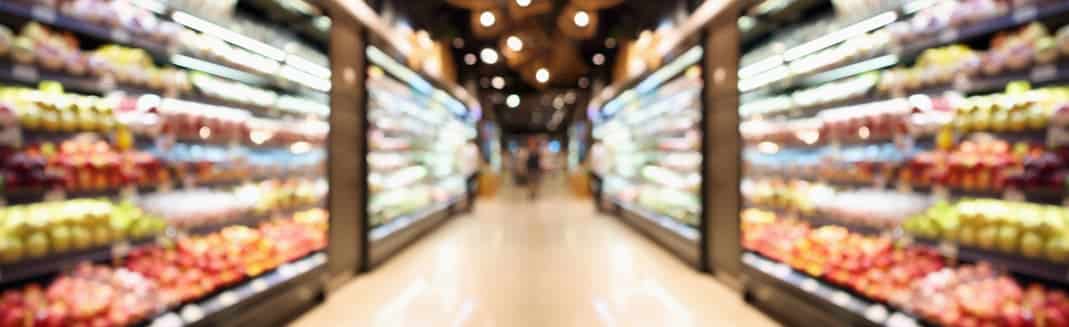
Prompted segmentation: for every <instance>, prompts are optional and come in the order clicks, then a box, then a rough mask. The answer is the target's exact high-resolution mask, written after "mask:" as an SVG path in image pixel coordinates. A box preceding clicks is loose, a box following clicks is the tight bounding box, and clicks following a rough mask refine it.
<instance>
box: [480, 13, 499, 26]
mask: <svg viewBox="0 0 1069 327" xmlns="http://www.w3.org/2000/svg"><path fill="white" fill-rule="evenodd" d="M496 22H497V17H495V16H494V13H493V12H490V11H489V10H486V11H483V13H481V14H479V24H482V25H483V27H490V26H494V23H496Z"/></svg>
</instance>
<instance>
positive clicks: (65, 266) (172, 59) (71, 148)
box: [0, 0, 330, 326]
mask: <svg viewBox="0 0 1069 327" xmlns="http://www.w3.org/2000/svg"><path fill="white" fill-rule="evenodd" d="M139 3H140V2H139ZM153 3H156V2H153ZM157 4H159V3H157ZM170 4H178V1H172V2H170ZM94 5H96V4H94ZM100 5H102V6H103V5H111V4H100ZM95 9H100V10H103V9H102V8H95ZM108 9H109V10H110V9H111V7H108ZM127 9H130V8H127ZM131 10H134V9H131ZM138 10H139V9H138ZM68 13H70V14H68ZM134 14H137V15H146V16H142V17H139V18H145V19H150V18H151V19H154V20H158V21H159V22H160V24H171V27H174V28H176V29H179V30H187V29H188V30H193V31H196V32H201V33H205V34H210V33H217V32H218V33H223V34H227V37H223V38H221V39H224V40H222V41H220V42H219V44H217V45H213V46H222V47H228V48H227V49H229V50H232V51H236V50H235V49H240V51H244V52H246V53H247V55H251V56H260V57H263V58H261V59H263V60H270V61H271V63H273V64H275V65H277V69H275V70H274V71H273V72H270V73H268V72H256V71H253V70H251V69H248V67H249V66H248V65H245V66H246V68H242V67H241V65H239V64H234V62H233V61H231V62H225V61H224V60H222V59H220V60H216V59H213V58H214V57H212V56H210V55H205V54H195V53H192V52H191V51H188V50H182V47H181V46H180V45H179V44H178V43H176V44H166V43H168V42H164V41H163V39H165V37H156V36H153V37H149V35H147V34H141V33H140V32H135V30H134V29H126V28H125V27H122V26H123V25H115V26H111V25H108V24H104V23H97V22H94V21H91V20H89V19H85V18H82V17H76V16H75V15H78V14H77V13H76V12H73V11H71V12H65V11H61V10H59V9H57V8H52V7H49V6H47V5H44V4H38V3H33V2H31V1H21V0H15V1H3V2H0V25H2V26H3V27H4V28H6V29H12V30H15V31H16V33H15V34H19V35H17V37H26V36H25V35H23V32H22V31H23V27H25V26H28V25H31V24H33V26H34V28H37V27H39V26H40V28H38V29H37V31H42V30H43V32H41V33H46V34H48V35H44V36H41V37H55V35H59V34H60V33H62V34H63V35H64V37H67V38H69V41H70V42H71V44H72V45H73V46H72V48H71V49H62V51H63V53H62V54H65V55H66V54H70V55H72V56H73V57H71V58H66V57H64V58H63V59H64V60H84V61H86V65H88V62H89V61H90V60H89V55H90V51H91V50H90V49H88V48H89V47H92V48H95V49H96V50H100V49H102V48H107V46H109V45H121V46H125V47H128V48H127V49H124V50H122V51H130V52H133V51H143V52H144V53H145V54H147V56H146V57H147V59H146V60H147V61H150V62H148V63H141V62H138V63H137V64H136V65H135V64H130V65H129V66H130V67H126V66H125V65H124V67H123V68H124V69H126V68H129V69H138V70H137V71H136V72H133V73H136V74H163V73H160V72H162V71H164V70H166V71H167V72H168V73H170V72H175V74H179V73H180V74H187V75H182V76H185V77H189V78H192V77H190V76H192V75H196V76H198V77H203V76H209V75H210V76H213V77H211V78H212V79H207V80H204V79H202V80H201V82H203V83H214V84H200V82H194V81H191V80H187V81H186V83H187V84H185V85H184V86H188V88H184V87H177V86H175V85H167V84H168V83H169V82H168V83H165V82H158V81H148V82H146V81H145V80H149V78H145V80H142V81H140V82H119V81H117V78H116V75H110V74H117V72H114V71H110V70H109V71H107V72H101V71H94V70H91V69H85V70H86V71H85V72H79V71H78V69H75V68H72V67H71V66H72V65H75V64H71V63H69V62H65V63H64V64H63V65H62V67H63V69H61V70H56V69H49V68H46V67H56V66H55V65H48V62H47V61H45V60H44V59H41V56H40V53H39V51H44V50H42V49H41V48H39V47H38V45H39V44H35V46H34V47H31V48H30V49H29V50H30V54H31V55H33V60H26V58H25V57H16V56H15V55H14V54H11V53H10V52H8V53H6V54H5V55H3V56H0V88H3V89H4V90H3V91H4V92H2V93H3V98H2V99H0V108H3V110H2V111H3V114H5V115H8V116H10V117H12V118H15V119H12V121H13V124H14V126H5V131H7V132H12V135H13V134H16V133H17V134H19V136H20V139H21V141H22V142H21V144H17V146H11V145H16V144H8V146H9V147H10V148H12V149H11V150H12V151H10V152H5V153H4V155H3V158H0V169H2V170H3V173H2V174H0V175H2V180H3V184H4V187H3V193H2V194H0V197H2V200H3V201H4V204H5V205H6V207H5V208H4V209H5V210H6V211H5V215H4V217H2V218H0V220H3V221H4V225H5V230H4V231H2V233H0V238H2V241H0V243H3V244H2V246H0V248H2V249H0V252H3V257H4V258H3V263H2V264H0V285H3V287H4V291H5V292H11V293H13V294H19V292H27V290H32V289H35V288H36V289H41V288H43V289H49V288H52V287H63V285H64V284H63V283H69V282H70V281H72V280H76V281H82V282H87V276H86V274H87V271H92V273H94V274H98V275H97V277H94V278H95V279H100V278H105V279H106V278H111V277H100V276H101V275H100V274H107V275H108V276H111V275H113V274H125V275H124V276H125V277H123V278H125V279H130V278H133V277H136V278H135V281H136V283H142V284H141V285H142V286H144V289H145V290H149V292H153V294H148V295H150V296H148V298H151V299H152V301H157V300H158V299H163V298H168V297H167V296H174V294H175V293H168V292H175V290H176V289H177V290H180V291H182V292H187V293H183V295H182V297H181V299H182V300H181V301H176V302H175V301H171V300H167V301H159V305H158V306H157V307H154V308H149V310H148V311H145V312H138V311H131V312H130V314H131V315H132V317H133V319H132V320H130V321H121V322H114V323H116V324H119V325H138V326H220V325H249V324H251V325H274V324H278V323H279V322H281V321H287V320H288V319H290V318H291V316H292V315H293V314H295V313H296V312H297V310H299V309H301V308H307V307H308V306H309V305H311V304H314V303H316V302H318V301H319V300H320V299H321V296H322V294H323V291H324V290H323V286H322V281H323V280H324V276H325V274H326V272H325V266H326V262H327V256H326V254H325V253H324V252H323V251H324V250H325V248H324V247H325V244H326V242H327V240H326V232H327V231H326V229H327V226H326V225H327V224H328V222H327V221H326V216H327V212H326V211H325V210H324V208H325V206H326V200H325V196H326V194H322V192H328V194H329V186H324V185H325V184H322V183H323V181H322V179H321V178H323V177H324V176H323V175H324V173H325V169H323V167H324V166H325V165H324V160H325V155H322V152H323V151H324V150H323V147H324V145H323V144H324V141H323V138H325V135H326V133H327V130H326V129H329V127H328V125H327V122H326V121H325V119H326V118H327V117H329V114H330V112H329V107H328V105H327V104H326V100H325V99H326V98H327V94H326V93H325V92H326V91H328V90H329V89H330V81H329V73H330V71H329V69H327V68H326V67H322V65H321V64H316V63H314V62H313V61H312V60H308V59H304V58H299V56H298V55H297V54H296V52H292V53H291V52H288V51H295V50H288V51H282V50H280V49H274V50H276V51H278V52H280V53H281V54H282V56H283V57H282V58H270V57H268V56H267V54H265V53H263V52H261V51H259V50H265V49H266V48H264V47H271V46H269V45H266V43H265V42H262V41H259V40H254V39H253V38H252V37H249V36H246V35H241V34H238V33H236V32H234V31H232V30H230V29H229V28H226V27H224V26H221V25H216V23H210V22H209V20H208V19H204V18H199V17H196V16H195V15H193V14H190V13H187V12H181V11H179V10H176V9H174V8H171V7H168V6H162V7H159V8H152V9H151V10H150V11H145V12H142V11H137V12H136V13H134ZM231 19H234V18H233V17H231ZM238 19H243V18H238ZM212 20H214V21H216V22H218V21H219V20H218V17H217V18H216V19H212ZM190 22H195V23H200V24H191V23H190ZM154 23H155V22H154ZM36 24H40V25H36ZM257 24H259V23H257ZM190 25H195V26H190ZM51 33H56V34H55V35H52V34H51ZM149 33H151V32H149ZM234 37H236V38H241V39H242V40H243V41H251V42H235V41H234V40H235V39H234ZM64 40H65V41H64V42H66V41H67V39H64ZM172 41H176V40H172ZM292 41H294V42H299V40H292ZM79 44H80V45H79ZM250 44H251V45H255V44H260V45H263V46H264V47H260V49H259V50H256V49H250V48H248V47H249V46H250ZM294 45H295V46H297V45H298V44H294ZM65 46H66V45H65ZM83 47H84V48H83ZM300 47H303V48H302V49H301V50H304V49H306V48H307V49H310V48H311V47H308V46H305V45H303V44H301V45H299V48H300ZM289 48H290V47H287V49H289ZM213 49H214V48H213ZM46 50H47V49H46ZM52 50H55V49H52ZM215 50H217V49H215ZM92 51H95V50H92ZM68 52H69V53H68ZM205 53H207V52H205ZM305 54H308V53H305ZM313 55H314V54H313ZM324 57H325V56H324ZM139 58H140V57H139ZM220 58H221V57H220ZM94 60H100V61H108V62H107V63H106V64H108V65H112V64H114V63H113V62H110V61H109V60H114V59H113V58H112V59H103V58H95V59H94ZM297 60H303V62H302V64H304V65H303V66H301V68H295V67H294V66H293V65H291V64H292V62H294V61H297ZM142 64H143V65H147V66H145V67H141V66H142ZM83 68H85V67H83ZM293 70H297V72H296V73H295V72H294V71H293ZM324 71H325V76H324ZM295 76H296V77H295ZM157 77H158V76H157ZM158 78H164V77H158ZM205 81H207V82H205ZM155 82H158V83H155ZM175 83H177V84H176V85H180V86H181V85H182V84H181V82H175ZM154 84H160V85H164V86H160V85H156V86H152V85H154ZM324 84H325V85H324ZM19 85H21V86H25V87H21V86H19ZM205 85H211V86H212V88H207V87H206V86H205ZM57 86H61V87H62V88H61V89H60V88H59V87H57ZM33 87H39V89H32V88H33ZM213 91H214V92H213ZM256 92H260V93H256ZM249 94H256V95H258V96H263V97H249V96H248V95H249ZM265 94H269V95H270V97H268V96H267V95H265ZM264 98H269V100H270V101H265V99H264ZM283 98H285V101H279V100H280V99H283ZM227 115H231V116H235V115H236V116H240V117H241V119H234V120H232V119H231V118H233V117H231V116H227ZM177 116H181V117H183V118H182V119H181V120H180V119H176V117H177ZM21 124H26V125H25V126H20V125H21ZM313 125H314V126H313ZM309 126H311V127H309ZM19 127H21V128H19ZM188 135H194V136H197V137H188ZM9 136H10V135H9ZM168 140H169V142H168ZM176 147H179V148H177V149H176ZM5 151H6V150H5ZM15 156H21V157H18V160H21V161H18V162H16V161H15V160H13V159H12V158H13V157H15ZM13 162H15V163H13ZM83 165H84V166H83ZM313 184H314V185H313ZM298 188H301V190H300V191H298ZM194 192H213V193H211V194H212V195H218V194H224V195H226V196H233V197H234V201H231V202H233V203H226V204H225V206H227V207H225V208H224V207H223V205H220V204H219V203H212V201H203V200H204V199H203V198H201V199H200V200H201V201H200V202H198V208H194V209H196V210H200V211H196V210H186V211H184V212H182V213H177V210H174V208H173V206H184V205H188V203H181V202H187V201H186V200H187V199H189V198H191V197H194V195H191V194H192V193H194ZM158 196H173V197H175V198H170V199H168V200H164V201H160V202H165V204H164V205H162V206H154V204H153V205H150V203H149V202H150V201H151V200H153V199H155V198H156V197H158ZM239 196H240V197H242V198H240V201H239V200H238V199H239ZM181 197H185V198H181ZM179 198H181V199H179ZM167 201H173V202H167ZM238 202H240V203H238ZM168 205H170V207H168ZM78 206H82V207H78ZM91 206H95V207H91ZM75 209H79V210H75ZM183 209H190V208H183ZM19 210H22V211H19ZM120 210H123V211H121V212H120ZM127 210H129V211H127ZM213 210H214V211H213ZM31 213H32V215H31ZM61 214H62V215H61ZM128 215H129V216H128ZM209 218H210V219H209ZM134 224H141V225H139V226H138V228H156V227H159V229H158V230H157V229H152V230H151V231H150V232H148V234H149V236H144V234H143V233H142V231H140V230H138V231H135V230H134V227H133V226H134ZM147 224H159V226H156V225H151V226H150V225H147ZM12 226H14V227H12ZM24 226H28V227H24ZM145 226H149V227H145ZM236 234H242V235H243V236H244V237H246V238H245V239H246V240H258V241H262V242H263V246H264V247H262V248H259V249H255V250H254V251H251V252H248V253H244V254H243V256H245V255H247V256H250V257H248V258H245V257H242V258H240V259H241V260H242V261H240V262H236V263H235V262H233V261H227V260H224V259H223V258H222V257H218V256H215V257H212V256H211V254H209V253H208V252H209V251H208V250H204V251H192V250H190V246H191V244H202V245H208V246H207V247H205V249H209V248H211V249H213V250H216V251H217V250H219V249H222V248H233V249H235V250H236V249H238V248H239V247H241V246H242V245H241V242H242V241H241V240H240V239H239V238H235V237H234V235H236ZM86 235H88V236H86ZM134 235H137V236H134ZM88 237H91V238H92V239H91V240H90V239H88ZM42 240H43V242H44V243H43V247H44V249H45V251H43V252H41V251H40V248H41V246H42ZM104 240H106V241H107V242H104ZM89 243H92V245H91V246H86V244H89ZM209 243H210V244H209ZM72 244H73V245H72ZM202 245H198V246H202ZM31 250H32V251H33V252H31ZM152 251H163V252H165V251H170V252H167V254H168V256H166V257H174V258H175V260H177V258H181V259H182V260H183V261H185V262H186V263H178V262H177V261H167V260H170V259H167V258H163V257H165V256H163V255H161V256H159V257H151V258H146V257H145V253H163V252H152ZM254 252H255V253H254ZM42 253H43V254H42ZM256 255H260V256H262V257H259V258H258V259H257V258H255V257H252V256H256ZM286 258H290V259H294V260H285V259H286ZM254 259H255V260H256V261H253V260H254ZM154 260H155V261H154ZM244 260H248V261H247V262H246V261H244ZM195 262H201V263H204V265H200V264H196V265H194V264H191V263H195ZM208 263H210V265H211V267H210V268H209V267H207V266H206V265H208ZM179 266H181V267H179ZM239 266H240V269H238V268H237V267H239ZM223 269H229V270H227V271H221V270H223ZM171 270H173V271H179V272H181V274H204V276H205V277H203V278H198V281H197V282H195V283H192V284H189V285H180V286H176V285H172V284H169V283H172V282H173V281H174V279H167V278H161V277H160V275H158V274H157V272H158V271H168V272H171ZM206 271H212V272H211V273H205V272H206ZM235 271H236V272H235ZM183 276H185V275H183ZM222 276H226V277H222ZM172 277H173V276H172ZM57 285H58V286H57ZM100 286H101V287H104V286H107V287H111V288H113V291H116V292H118V293H122V292H123V291H122V290H119V289H118V288H119V287H120V286H116V285H114V284H113V285H100ZM191 290H192V291H191ZM84 291H85V290H84V289H75V290H65V291H62V292H60V293H64V294H66V293H72V292H84ZM96 293H100V292H96ZM164 293H166V294H164ZM101 294H105V293H101ZM165 295H167V296H165ZM168 299H170V298H168ZM66 300H67V299H51V298H50V299H49V301H57V302H62V301H66ZM146 301H148V299H147V298H146ZM105 302H111V301H105ZM64 303H65V302H64ZM46 304H47V303H46ZM68 304H69V303H68ZM20 305H25V304H20V303H11V302H5V303H0V307H2V308H3V309H4V310H15V311H17V310H25V309H26V308H21V307H20V308H16V307H14V306H20ZM34 305H37V304H34ZM69 305H72V307H71V308H70V309H71V310H81V309H80V308H78V307H76V306H74V304H69ZM108 305H111V304H110V303H108ZM126 309H129V310H134V309H131V308H124V310H126ZM29 310H36V309H35V308H30V309H29ZM104 310H105V311H104V312H105V313H106V312H107V311H106V310H107V308H105V309H104ZM97 311H100V310H97ZM31 312H32V311H31ZM8 318H10V317H8ZM89 318H92V317H89ZM112 318H114V317H112ZM120 318H121V317H120ZM50 319H59V320H58V321H61V323H60V325H73V324H75V323H86V322H83V321H75V320H74V319H81V318H74V317H59V318H57V317H51V318H50ZM63 319H66V320H63Z"/></svg>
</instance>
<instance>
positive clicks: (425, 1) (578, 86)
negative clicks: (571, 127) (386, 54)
mask: <svg viewBox="0 0 1069 327" xmlns="http://www.w3.org/2000/svg"><path fill="white" fill-rule="evenodd" d="M515 1H516V0H421V1H411V0H380V1H377V3H373V6H374V7H375V8H376V11H378V12H379V13H380V15H382V16H383V17H384V18H386V19H387V21H391V22H393V24H399V25H406V26H409V27H411V28H412V29H414V30H427V31H428V32H429V33H430V35H431V38H432V39H434V40H435V41H439V42H443V43H445V44H449V45H451V49H452V52H451V54H452V57H453V58H452V59H453V62H454V63H455V65H456V67H457V71H458V74H457V79H458V82H459V83H460V84H462V85H472V86H474V87H475V88H476V90H477V93H478V95H479V98H480V101H481V102H482V104H483V108H484V111H486V112H487V115H486V116H487V117H488V118H489V119H494V120H497V121H498V122H499V123H500V124H501V126H502V128H503V130H504V131H506V132H513V133H544V132H557V131H562V130H564V129H565V128H566V126H568V124H569V123H570V121H571V120H572V119H574V118H576V117H577V116H581V115H582V113H584V112H585V106H586V103H587V101H588V99H589V90H590V88H591V86H592V85H595V84H599V83H600V84H609V83H611V71H612V69H611V67H613V64H614V63H615V61H616V54H617V51H618V49H619V47H620V45H622V44H624V42H626V41H628V40H633V39H635V38H637V36H638V34H639V33H640V32H641V31H643V30H647V29H655V28H656V27H657V26H658V25H660V24H663V23H664V22H666V21H669V22H670V21H672V20H673V19H678V16H680V15H682V14H685V13H687V12H690V11H691V10H692V9H693V8H694V7H695V6H696V5H695V4H692V3H693V2H696V1H690V0H656V1H651V0H571V1H569V0H531V4H530V5H529V6H530V7H537V8H538V10H536V11H535V13H534V14H533V15H530V16H526V17H518V18H516V17H515V16H524V15H527V14H530V12H517V11H516V10H517V8H518V7H516V6H517V4H516V3H515ZM521 2H522V0H521ZM580 3H594V4H596V5H597V6H595V7H593V8H594V9H588V8H589V7H577V6H576V5H578V4H580ZM577 9H579V10H582V11H584V12H587V13H588V15H589V22H590V23H589V24H588V27H587V28H583V29H580V28H577V26H576V25H574V23H572V21H573V19H568V18H573V17H574V15H575V13H576V10H577ZM484 11H491V12H492V13H494V18H495V19H494V24H492V25H491V26H490V27H489V28H484V27H483V26H482V24H481V23H480V21H479V18H480V14H481V13H483V12H484ZM565 23H569V24H565ZM569 25H570V26H569ZM577 30H578V31H577ZM509 36H518V37H520V38H521V40H522V41H523V45H524V46H523V48H522V49H521V51H519V56H517V54H518V53H517V52H514V51H511V50H510V49H509V47H508V46H507V42H506V40H507V38H508V37H509ZM484 49H493V50H494V52H496V53H497V54H498V57H499V60H498V61H497V62H496V63H493V64H489V63H486V62H484V61H483V60H476V62H475V63H474V64H469V62H466V58H465V57H471V56H474V57H475V58H477V59H478V58H479V57H480V53H481V52H482V51H483V50H484ZM524 55H526V56H524ZM595 56H597V57H598V58H599V59H598V60H597V62H598V63H599V64H596V63H595V59H594V57H595ZM468 60H470V59H468ZM538 68H545V69H546V70H547V72H549V75H550V76H551V78H550V79H549V80H547V81H546V82H545V83H540V82H539V81H538V80H537V78H536V72H537V70H538ZM495 77H499V78H495ZM495 79H497V80H498V81H495ZM502 81H503V82H504V83H500V82H502ZM495 84H496V85H495ZM495 86H500V88H497V87H495ZM569 94H572V95H571V96H568V95H569ZM509 95H516V96H518V97H519V98H520V99H521V101H519V102H520V103H519V105H518V106H517V107H516V108H512V107H510V106H509V105H508V101H507V99H508V96H509ZM558 99H560V100H558ZM562 100H569V101H563V102H564V103H563V105H562ZM489 108H492V109H489ZM487 109H489V110H487ZM561 117H563V118H561Z"/></svg>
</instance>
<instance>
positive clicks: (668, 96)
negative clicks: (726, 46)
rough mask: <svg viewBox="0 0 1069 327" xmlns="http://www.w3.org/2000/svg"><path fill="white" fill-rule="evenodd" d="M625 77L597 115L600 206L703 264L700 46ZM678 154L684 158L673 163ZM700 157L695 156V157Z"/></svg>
mask: <svg viewBox="0 0 1069 327" xmlns="http://www.w3.org/2000/svg"><path fill="white" fill-rule="evenodd" d="M680 49H681V50H679V51H674V52H673V53H675V54H676V55H675V56H673V57H670V58H669V59H667V61H666V62H667V64H665V65H663V66H661V67H659V68H658V69H656V70H654V71H651V72H647V73H646V74H643V75H641V76H639V77H637V78H634V79H632V80H629V81H627V82H625V83H621V84H620V85H618V87H616V86H614V88H615V89H616V90H619V92H618V93H616V94H615V95H614V96H612V97H609V98H607V100H605V102H604V103H598V102H595V103H592V104H591V106H592V107H594V108H597V111H596V113H594V114H592V115H591V121H592V122H593V130H592V135H593V139H594V140H593V145H592V146H591V154H590V160H591V165H592V167H593V169H592V171H591V176H592V177H593V178H592V180H593V181H592V183H591V187H592V188H593V190H592V192H591V193H592V194H594V201H596V202H597V203H598V208H599V209H601V210H603V211H607V212H612V213H616V214H617V215H618V216H620V218H621V219H622V220H623V221H624V222H626V223H628V224H630V225H632V226H633V227H635V228H636V229H637V230H639V231H641V232H643V233H644V234H646V235H648V236H649V237H651V238H652V239H654V240H655V241H657V242H658V243H660V244H661V245H663V246H665V247H666V248H668V249H670V250H671V252H673V253H674V254H676V255H677V256H678V257H680V258H682V259H683V260H684V261H686V262H687V263H688V264H690V265H692V266H694V267H695V268H699V269H701V267H702V266H703V265H704V264H703V262H704V260H705V259H704V253H705V252H704V249H703V244H704V243H703V242H704V240H703V238H704V237H705V236H704V235H705V233H704V232H703V228H704V226H705V223H704V221H705V218H704V215H705V210H706V208H705V207H704V205H703V201H704V199H705V193H704V192H706V184H705V180H704V179H703V178H702V177H703V176H702V174H703V173H702V167H704V166H703V162H702V161H703V160H704V159H702V156H701V154H700V153H701V152H700V151H701V149H702V148H703V144H702V143H703V142H705V141H704V138H703V136H704V131H703V130H702V129H703V127H702V126H701V124H702V121H703V118H702V116H703V109H702V108H704V101H703V100H702V99H703V93H702V92H703V90H704V84H703V77H702V75H701V71H702V69H703V65H702V64H701V60H702V58H704V50H703V48H702V47H701V46H693V45H690V47H682V46H681V47H680ZM673 158H674V159H675V160H676V161H682V162H684V163H685V164H683V165H669V164H666V162H665V160H667V159H673ZM695 159H696V160H697V162H693V160H695Z"/></svg>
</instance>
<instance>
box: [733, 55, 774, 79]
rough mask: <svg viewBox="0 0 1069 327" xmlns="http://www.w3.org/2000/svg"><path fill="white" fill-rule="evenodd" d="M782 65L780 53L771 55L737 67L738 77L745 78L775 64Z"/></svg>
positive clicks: (767, 69)
mask: <svg viewBox="0 0 1069 327" xmlns="http://www.w3.org/2000/svg"><path fill="white" fill-rule="evenodd" d="M780 65H783V57H782V56H780V55H773V56H771V57H768V58H765V59H762V60H761V61H758V62H755V63H753V64H750V65H749V66H746V67H742V69H739V78H740V79H747V78H751V77H754V76H757V74H760V73H763V72H766V71H769V70H771V69H773V68H776V67H777V66H780Z"/></svg>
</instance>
